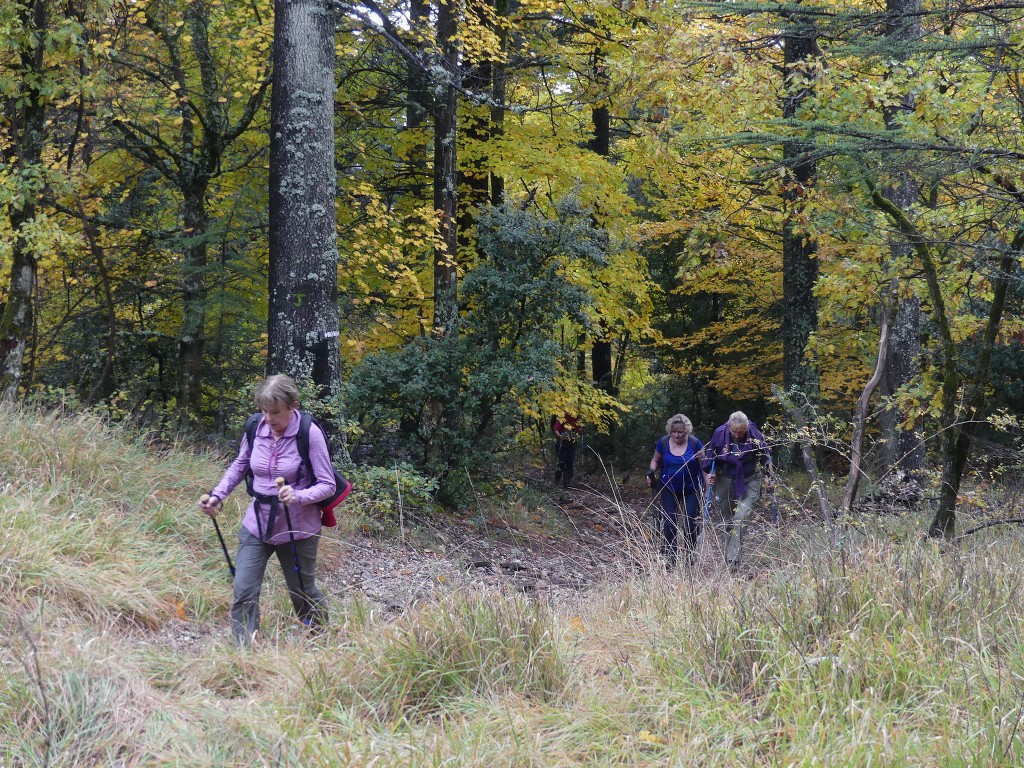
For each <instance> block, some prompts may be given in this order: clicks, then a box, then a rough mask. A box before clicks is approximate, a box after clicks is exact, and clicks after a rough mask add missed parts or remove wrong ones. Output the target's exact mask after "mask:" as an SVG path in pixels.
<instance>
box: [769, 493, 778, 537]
mask: <svg viewBox="0 0 1024 768" xmlns="http://www.w3.org/2000/svg"><path fill="white" fill-rule="evenodd" d="M770 500H771V507H770V509H771V513H772V525H774V526H775V527H776V528H778V527H779V502H778V499H777V497H776V496H775V483H772V493H771V499H770Z"/></svg>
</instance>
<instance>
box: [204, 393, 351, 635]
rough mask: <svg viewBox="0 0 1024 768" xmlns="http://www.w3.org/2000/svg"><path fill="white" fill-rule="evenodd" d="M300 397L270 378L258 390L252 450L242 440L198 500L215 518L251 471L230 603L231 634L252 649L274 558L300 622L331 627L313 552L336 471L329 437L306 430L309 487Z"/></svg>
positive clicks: (313, 429) (317, 429) (317, 431)
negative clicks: (298, 442) (300, 445)
mask: <svg viewBox="0 0 1024 768" xmlns="http://www.w3.org/2000/svg"><path fill="white" fill-rule="evenodd" d="M298 398H299V390H298V388H297V387H296V386H295V382H294V381H292V380H291V379H290V378H289V377H288V376H284V375H277V376H271V377H269V378H268V379H267V380H266V381H264V382H263V383H262V384H261V385H260V386H259V388H258V389H257V390H256V407H257V408H259V409H260V411H261V412H262V413H263V419H262V420H261V421H260V423H259V426H258V427H257V428H256V436H255V438H254V440H253V443H252V445H251V446H250V445H249V441H248V440H247V439H246V437H245V436H244V435H243V436H242V443H241V445H240V447H239V449H238V456H237V457H236V458H235V460H234V461H233V462H231V465H230V466H229V467H228V469H227V471H226V472H225V473H224V476H223V477H222V478H221V480H220V482H219V483H217V486H216V487H215V488H214V489H213V490H212V491H210V493H209V497H208V498H207V497H206V496H205V495H204V497H203V499H201V500H200V502H199V508H200V509H201V510H202V511H203V512H205V513H206V514H207V515H209V516H210V517H215V516H216V515H217V512H218V511H219V510H220V508H221V503H222V502H223V500H224V499H226V498H227V497H228V494H230V493H231V491H233V490H234V488H235V486H236V485H238V484H239V483H240V482H242V481H243V480H244V479H245V478H246V476H247V475H248V474H249V473H250V472H251V473H252V490H253V494H252V495H253V499H252V501H251V502H250V503H249V508H248V509H247V510H246V512H245V516H244V517H243V518H242V527H241V529H240V530H239V531H238V553H237V555H236V556H235V587H234V600H233V602H232V604H231V631H232V634H233V635H234V636H235V639H236V640H237V641H238V643H239V644H240V645H241V646H242V647H248V646H249V645H250V644H251V643H252V640H253V637H254V636H255V634H256V632H257V630H259V628H260V591H261V590H262V588H263V576H264V574H265V573H266V569H267V562H268V561H269V560H270V556H271V555H275V554H276V555H277V559H278V562H280V563H281V570H283V571H284V578H285V582H286V583H287V585H288V594H289V596H290V597H291V600H292V605H293V606H294V607H295V612H296V613H297V614H298V616H299V619H300V620H301V621H302V622H303V623H304V624H306V625H307V626H309V627H312V628H322V627H324V626H326V625H327V600H326V598H325V597H324V595H323V593H322V592H321V591H320V589H319V588H318V587H317V585H316V551H317V545H318V544H319V542H320V507H319V506H318V504H317V502H320V501H322V500H324V499H326V498H329V497H330V496H331V495H332V494H333V493H334V472H333V470H332V467H331V457H330V454H329V453H328V450H327V439H326V437H325V436H324V433H323V432H322V431H321V430H320V428H319V427H317V426H316V425H315V424H313V425H310V429H309V459H310V463H311V464H312V465H313V472H314V478H313V481H314V482H313V484H312V485H310V484H308V483H309V481H308V480H307V479H306V478H305V477H304V475H305V474H306V473H305V472H304V471H303V467H302V459H301V457H300V455H299V450H298V447H297V445H296V442H295V436H296V435H297V434H298V431H299V412H298V410H297V409H298V405H299V403H298ZM279 477H280V478H284V480H285V482H284V484H283V485H281V486H280V488H278V486H277V484H276V483H275V480H276V479H277V478H279ZM316 478H324V480H322V481H316ZM284 505H287V510H286V509H285V507H284ZM289 520H290V522H291V526H292V529H291V530H289V526H288V521H289Z"/></svg>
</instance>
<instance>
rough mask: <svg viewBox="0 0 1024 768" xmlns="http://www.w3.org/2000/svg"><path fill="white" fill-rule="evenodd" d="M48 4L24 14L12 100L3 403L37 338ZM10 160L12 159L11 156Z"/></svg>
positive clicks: (14, 392) (0, 344)
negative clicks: (35, 233) (31, 234)
mask: <svg viewBox="0 0 1024 768" xmlns="http://www.w3.org/2000/svg"><path fill="white" fill-rule="evenodd" d="M48 11H49V6H48V4H47V2H46V0H35V2H34V3H29V4H26V5H25V6H22V8H21V9H20V14H21V19H20V22H21V26H22V28H23V29H26V30H31V31H32V33H33V34H32V37H33V40H34V42H33V45H32V47H29V48H25V49H23V50H22V52H21V60H20V65H21V66H20V69H21V73H22V83H23V88H24V91H23V92H21V93H20V94H18V95H17V96H15V97H12V98H11V99H9V102H10V104H9V114H12V115H14V121H13V122H14V124H13V125H12V126H11V128H12V133H14V134H15V135H16V136H17V139H16V142H15V146H16V150H15V154H14V155H13V156H11V155H8V156H6V157H5V158H4V159H5V160H6V161H7V162H9V163H10V164H11V165H13V166H15V167H16V169H17V173H18V176H19V177H20V183H19V186H20V187H21V190H20V191H21V193H22V197H21V200H20V202H14V203H12V204H11V212H10V216H9V224H10V229H11V232H12V233H14V242H13V244H12V247H11V275H10V282H9V283H8V289H7V304H6V305H5V306H4V311H3V316H2V317H0V399H2V400H12V401H13V400H16V399H17V398H18V392H19V388H20V386H21V383H22V375H23V371H24V365H25V348H26V345H27V343H28V339H29V335H30V334H31V332H32V326H33V316H32V295H33V292H34V290H35V285H36V276H37V275H36V272H37V266H38V265H37V262H36V257H35V254H34V253H33V252H32V249H31V245H30V243H29V240H28V238H27V236H26V234H25V227H26V225H28V224H29V223H30V222H31V221H32V219H34V218H35V215H36V206H35V198H36V193H37V189H35V188H34V183H33V182H32V181H31V179H32V178H33V176H34V175H35V174H36V173H37V172H38V170H39V164H40V160H41V158H42V155H43V137H44V131H45V125H46V108H45V105H44V102H43V98H42V94H41V93H40V92H39V89H38V86H37V85H35V83H36V82H37V78H34V77H30V76H29V75H30V74H31V73H40V76H41V73H42V71H43V66H44V62H43V51H44V46H45V42H44V38H45V31H46V27H47V24H48V23H49V15H48ZM5 154H6V153H5Z"/></svg>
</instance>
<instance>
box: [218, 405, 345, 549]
mask: <svg viewBox="0 0 1024 768" xmlns="http://www.w3.org/2000/svg"><path fill="white" fill-rule="evenodd" d="M298 432H299V412H298V410H295V411H293V412H292V419H291V421H290V422H288V427H287V428H286V429H285V431H284V435H283V436H282V437H281V439H280V440H278V441H277V445H276V446H275V445H274V439H273V437H272V435H271V434H270V427H269V426H268V425H267V423H266V422H265V421H260V423H259V426H258V427H257V428H256V438H255V440H253V446H252V453H251V455H250V451H249V441H248V440H246V439H245V435H242V444H241V446H239V449H238V456H237V457H235V460H234V461H232V462H231V464H230V465H229V466H228V469H227V471H226V472H225V473H224V477H222V478H221V479H220V482H219V483H217V487H216V488H214V489H213V490H212V491H210V494H211V495H212V496H216V497H218V498H219V499H222V500H223V499H226V498H227V497H228V494H230V493H231V491H233V490H234V489H235V486H236V485H238V484H239V483H240V482H242V481H243V480H244V479H245V473H246V470H248V469H249V467H252V474H253V490H254V491H255V492H256V493H258V494H261V495H264V496H276V495H277V486H276V485H275V484H274V479H275V478H278V477H283V478H284V479H285V481H286V482H287V483H288V485H292V486H294V487H295V497H296V501H297V503H295V504H292V505H290V506H289V507H288V512H289V514H290V515H291V519H292V526H293V527H294V534H295V538H296V539H308V538H309V537H310V536H317V535H319V534H320V507H319V506H318V505H317V502H319V501H323V500H324V499H326V498H328V497H329V496H330V495H331V494H333V493H334V470H333V469H332V467H331V456H330V454H329V453H328V452H327V440H326V438H324V433H323V432H321V431H320V429H319V428H318V427H317V426H316V425H315V424H311V425H310V427H309V461H310V463H311V464H312V465H313V471H314V473H315V475H316V477H317V478H324V479H323V480H321V481H320V482H318V483H316V485H312V486H308V487H303V488H300V487H299V486H298V485H296V482H297V481H299V480H300V479H301V480H302V482H304V483H305V482H308V481H307V480H306V478H305V477H302V478H300V475H303V476H304V475H305V474H307V473H306V472H304V471H302V457H301V456H299V448H298V445H296V443H295V436H296V435H297V434H298ZM257 515H259V523H258V524H257V517H256V516H257ZM269 517H270V505H269V504H257V503H256V500H255V499H253V500H252V501H250V502H249V508H248V509H247V510H246V511H245V517H243V518H242V525H243V526H244V527H245V529H246V530H247V531H249V533H251V534H252V535H253V536H255V537H257V538H259V536H260V530H261V529H262V530H263V533H264V536H265V538H266V539H267V542H268V543H269V544H273V545H279V544H285V543H287V542H288V541H290V537H289V535H288V523H287V519H286V516H285V514H284V509H281V510H280V511H279V512H278V514H277V519H276V520H275V521H274V529H273V530H272V531H267V522H268V519H269Z"/></svg>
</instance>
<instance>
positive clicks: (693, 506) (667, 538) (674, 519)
mask: <svg viewBox="0 0 1024 768" xmlns="http://www.w3.org/2000/svg"><path fill="white" fill-rule="evenodd" d="M699 507H700V505H699V504H698V497H697V492H696V491H687V492H684V491H673V490H671V489H669V488H663V489H662V491H661V521H660V522H661V525H660V526H659V527H660V529H661V554H662V556H663V557H664V558H665V562H666V563H668V564H669V565H675V564H676V551H677V543H676V542H677V539H678V538H679V529H680V528H682V534H683V535H682V539H683V548H684V549H685V550H686V552H688V553H689V552H693V551H694V550H695V549H696V548H697V536H699V535H700V509H699Z"/></svg>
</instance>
